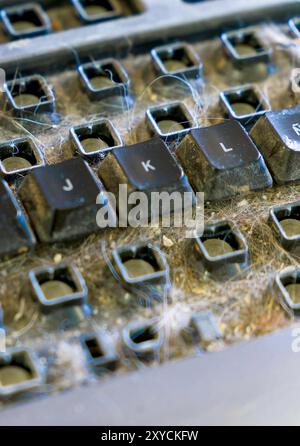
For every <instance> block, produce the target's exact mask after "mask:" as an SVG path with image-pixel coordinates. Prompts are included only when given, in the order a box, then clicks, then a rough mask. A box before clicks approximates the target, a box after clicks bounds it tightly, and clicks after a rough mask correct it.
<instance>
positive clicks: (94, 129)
mask: <svg viewBox="0 0 300 446" xmlns="http://www.w3.org/2000/svg"><path fill="white" fill-rule="evenodd" d="M74 132H75V134H76V136H77V138H78V140H79V142H80V145H81V147H82V149H83V152H84V153H87V154H91V153H95V152H99V151H103V150H105V149H109V148H111V147H117V146H119V145H121V141H120V139H119V138H117V136H116V135H115V134H113V133H114V132H113V131H112V129H111V128H110V126H109V125H108V124H107V123H100V124H90V125H86V126H84V127H80V128H79V127H78V128H75V129H74Z"/></svg>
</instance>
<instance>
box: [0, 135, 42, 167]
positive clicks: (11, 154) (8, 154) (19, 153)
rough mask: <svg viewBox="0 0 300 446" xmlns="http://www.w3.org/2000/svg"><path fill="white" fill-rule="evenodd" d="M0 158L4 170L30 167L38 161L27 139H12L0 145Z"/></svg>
mask: <svg viewBox="0 0 300 446" xmlns="http://www.w3.org/2000/svg"><path fill="white" fill-rule="evenodd" d="M0 160H1V163H2V167H3V169H4V170H5V172H9V173H12V172H15V171H20V170H26V169H30V168H31V167H33V166H36V165H37V164H39V163H40V160H38V159H37V157H36V154H35V151H34V149H33V147H32V144H31V143H30V142H29V141H27V140H21V141H12V142H10V143H7V145H2V146H0Z"/></svg>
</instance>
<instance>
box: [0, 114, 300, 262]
mask: <svg viewBox="0 0 300 446" xmlns="http://www.w3.org/2000/svg"><path fill="white" fill-rule="evenodd" d="M298 114H299V112H298V109H294V110H287V111H280V112H272V113H268V114H266V116H265V117H262V118H260V120H259V121H258V122H257V124H256V125H255V126H254V127H253V129H252V131H251V133H250V135H251V137H252V139H251V138H250V137H249V135H248V134H247V133H246V131H245V130H244V129H243V127H242V126H241V125H240V124H239V123H238V122H236V121H234V120H229V121H225V122H224V123H222V124H218V125H215V126H211V127H207V128H198V129H193V130H192V131H191V132H190V133H189V134H188V135H187V136H186V137H185V138H184V139H183V140H182V141H181V142H179V144H178V147H177V149H176V151H175V155H176V157H177V159H178V161H179V163H180V164H178V162H177V161H176V159H175V158H174V156H173V155H172V154H171V152H170V151H169V149H168V147H167V145H166V143H165V142H164V141H163V140H162V139H160V138H155V139H152V140H149V141H145V142H144V143H138V144H136V145H134V146H120V147H118V146H117V147H116V148H111V150H109V151H108V152H107V148H105V149H104V152H105V154H106V157H105V159H104V160H103V161H102V162H100V165H99V168H98V175H99V177H100V180H101V181H102V183H103V185H104V186H103V185H102V183H101V182H100V180H99V178H98V176H96V175H95V174H94V172H93V171H92V170H91V168H90V167H89V166H88V164H87V163H85V162H84V161H83V160H81V159H80V158H74V159H72V160H69V161H65V162H63V163H60V164H56V165H48V166H45V167H39V166H40V165H42V164H43V162H44V161H43V158H42V156H41V155H40V152H39V150H38V149H37V148H36V146H35V145H34V144H33V142H32V141H30V140H25V139H18V140H16V141H15V142H14V143H12V144H8V143H6V144H3V145H2V146H1V147H2V150H0V160H1V164H0V166H1V171H2V173H3V175H4V176H10V175H12V176H14V175H16V174H20V173H24V172H26V171H28V170H29V169H31V170H30V173H29V174H28V175H27V176H26V177H25V179H24V180H23V181H22V183H21V185H20V187H19V197H20V199H21V201H22V203H23V205H24V207H25V209H26V210H27V212H28V214H29V216H30V220H31V222H32V225H33V227H34V229H35V232H36V234H37V236H38V239H39V240H40V241H43V242H57V241H65V240H72V239H74V238H78V237H83V236H86V235H88V234H90V233H93V232H97V231H98V230H99V227H98V226H97V222H96V215H97V211H98V210H99V206H98V205H97V197H98V196H99V194H102V195H103V197H104V196H105V191H104V187H105V188H106V190H107V191H108V192H113V193H114V194H115V197H116V199H118V197H119V186H120V185H121V184H123V185H127V187H128V190H129V192H134V191H137V192H138V191H140V192H146V194H147V195H148V197H150V195H151V192H169V193H172V192H179V193H180V194H182V196H183V195H184V193H185V192H191V193H192V192H193V191H192V188H193V190H194V191H195V192H204V193H205V198H206V200H208V201H210V200H222V199H226V198H230V197H234V196H236V195H240V194H246V193H249V192H251V191H257V190H263V189H266V188H268V187H271V186H272V177H271V175H270V173H269V171H268V168H267V166H268V167H270V169H271V172H272V174H273V176H274V178H275V180H276V182H277V183H279V184H282V183H289V182H290V181H299V174H300V172H299V168H298V164H299V163H298V162H297V161H298V154H299V150H298V149H297V147H298V145H299V143H298V138H299V135H298V133H299V132H298V131H297V130H298V127H297V126H298V119H297V118H298V117H299V116H298ZM99 126H100V127H99ZM97 128H98V129H99V128H100V129H101V131H102V130H103V129H105V131H107V130H108V129H109V130H110V131H112V133H114V132H113V129H112V128H111V127H110V126H109V124H108V122H107V121H106V120H104V121H102V122H101V124H95V125H94V126H91V127H90V131H91V132H92V136H93V137H92V138H90V139H92V140H95V138H94V136H96V135H95V133H93V132H95V131H96V129H97ZM80 135H81V136H80ZM82 135H84V132H83V130H82V128H75V129H73V131H71V136H72V141H73V143H74V144H75V143H76V144H77V146H78V144H80V145H81V144H82V142H84V138H83V136H82ZM266 135H268V137H267V138H265V136H266ZM88 136H90V135H88ZM111 137H112V139H111V141H112V142H111V143H112V144H118V143H119V142H121V141H120V140H119V139H118V137H117V135H116V134H115V135H114V136H112V135H111ZM79 138H81V141H80V140H79ZM103 138H104V137H103ZM105 138H108V136H107V134H106V136H105ZM262 138H263V139H262ZM88 139H89V138H87V140H88ZM100 139H101V138H100ZM106 140H107V139H106ZM107 141H108V140H107ZM253 141H255V142H256V144H257V146H258V147H259V149H260V151H261V152H262V153H263V155H264V156H265V160H266V163H265V161H264V158H263V156H262V155H261V153H260V152H259V151H258V149H257V147H256V145H255V144H254V143H253ZM92 153H93V152H92ZM28 164H29V165H30V166H28ZM1 194H2V200H1V203H2V207H3V208H4V212H3V213H2V215H3V223H2V224H3V225H4V226H5V224H6V223H5V218H9V219H10V221H12V222H14V223H13V224H12V225H11V226H10V231H12V232H13V233H14V232H16V233H17V234H18V236H17V237H15V238H14V243H15V245H14V244H13V243H12V247H11V248H10V249H8V246H10V245H9V242H8V241H7V240H4V242H3V245H2V247H3V249H2V251H3V256H4V257H5V256H6V254H8V253H9V251H11V253H12V254H15V253H18V252H19V251H20V252H22V251H23V250H24V249H25V248H26V247H27V248H28V249H29V248H30V247H31V246H33V245H34V241H33V237H31V236H30V230H29V228H28V227H27V226H28V225H27V224H26V223H25V222H26V219H25V218H23V217H22V218H21V217H20V215H22V214H21V211H20V210H19V211H18V214H17V215H19V216H17V218H16V215H15V213H14V212H13V211H11V209H13V210H14V209H15V206H17V204H16V203H14V201H13V200H14V199H13V198H12V196H11V192H10V191H9V189H8V186H7V185H6V184H5V183H4V182H2V183H1ZM5 203H6V204H5ZM104 203H105V204H107V202H104ZM5 206H6V208H5ZM176 210H178V209H172V212H173V213H174V212H175V211H176ZM112 212H113V210H112ZM6 214H7V217H6ZM79 221H80V222H81V224H80V225H79V224H78V222H79ZM26 228H27V229H26ZM23 244H24V245H23ZM5 246H7V249H6V248H5Z"/></svg>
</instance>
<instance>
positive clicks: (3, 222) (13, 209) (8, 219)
mask: <svg viewBox="0 0 300 446" xmlns="http://www.w3.org/2000/svg"><path fill="white" fill-rule="evenodd" d="M34 245H35V238H34V235H33V234H32V231H31V229H30V227H29V226H28V224H27V221H26V217H25V216H24V215H23V214H22V211H21V209H20V207H19V205H18V203H17V201H16V199H15V198H14V196H13V194H12V192H11V191H10V189H9V187H8V185H7V183H6V182H5V181H3V180H1V181H0V257H1V258H2V259H3V258H6V257H10V256H14V255H17V254H21V253H23V252H26V251H28V250H29V249H30V248H32V247H33V246H34Z"/></svg>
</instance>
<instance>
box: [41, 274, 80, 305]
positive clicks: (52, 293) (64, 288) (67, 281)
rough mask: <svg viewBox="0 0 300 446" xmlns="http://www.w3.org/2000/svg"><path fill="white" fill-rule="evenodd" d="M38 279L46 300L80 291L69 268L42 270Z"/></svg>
mask: <svg viewBox="0 0 300 446" xmlns="http://www.w3.org/2000/svg"><path fill="white" fill-rule="evenodd" d="M36 279H37V281H38V283H39V286H40V288H41V290H42V292H43V294H44V297H45V298H46V300H54V299H58V298H61V297H65V296H70V295H72V294H75V293H76V292H78V291H79V290H78V288H77V286H76V284H75V281H74V280H73V278H72V275H71V272H70V271H69V269H68V268H58V269H55V270H54V271H50V270H49V271H42V272H40V273H39V274H37V276H36Z"/></svg>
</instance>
